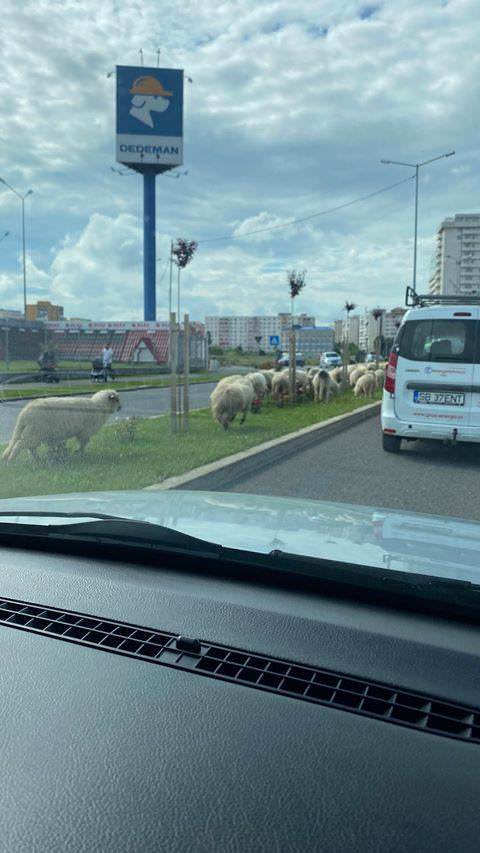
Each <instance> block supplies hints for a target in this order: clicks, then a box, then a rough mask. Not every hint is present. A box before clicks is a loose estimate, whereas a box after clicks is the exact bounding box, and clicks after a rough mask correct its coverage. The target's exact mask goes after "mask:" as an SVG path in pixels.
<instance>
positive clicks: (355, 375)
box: [349, 366, 366, 388]
mask: <svg viewBox="0 0 480 853" xmlns="http://www.w3.org/2000/svg"><path fill="white" fill-rule="evenodd" d="M364 373H366V370H365V368H364V367H360V366H357V368H356V369H355V370H352V372H351V374H350V379H349V382H350V387H351V388H355V385H356V384H357V381H358V380H359V379H360V377H361V376H363V374H364Z"/></svg>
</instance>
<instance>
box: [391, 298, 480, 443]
mask: <svg viewBox="0 0 480 853" xmlns="http://www.w3.org/2000/svg"><path fill="white" fill-rule="evenodd" d="M417 298H418V299H421V298H422V297H417ZM425 299H427V298H426V297H425ZM447 299H448V297H443V300H445V301H442V298H441V297H440V298H438V299H437V300H435V302H434V300H433V298H432V299H430V300H427V301H426V303H425V304H424V305H423V307H422V306H421V305H420V306H418V307H415V308H412V309H411V310H410V311H407V313H406V314H405V316H404V319H403V322H402V325H401V326H400V329H399V331H398V335H397V337H396V340H395V344H394V347H393V350H392V352H391V354H390V359H389V362H388V366H387V369H386V375H385V385H384V390H383V399H382V411H381V425H382V444H383V449H384V450H386V451H388V452H389V453H396V452H398V451H399V450H400V447H401V442H402V439H407V440H413V439H417V438H428V439H438V440H440V441H445V440H451V441H453V442H457V441H478V442H480V334H479V319H480V305H479V303H480V300H479V299H477V300H475V301H476V303H477V304H471V305H469V304H461V305H460V304H447V301H446V300H447ZM429 302H430V304H429ZM436 302H438V304H435V303H436ZM465 302H466V303H468V298H467V299H466V300H465ZM472 302H473V300H472Z"/></svg>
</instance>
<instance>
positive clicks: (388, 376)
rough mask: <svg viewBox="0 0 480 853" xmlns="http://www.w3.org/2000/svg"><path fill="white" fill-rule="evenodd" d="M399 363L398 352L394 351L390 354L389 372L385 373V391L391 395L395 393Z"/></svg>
mask: <svg viewBox="0 0 480 853" xmlns="http://www.w3.org/2000/svg"><path fill="white" fill-rule="evenodd" d="M397 361H398V352H395V350H392V352H391V353H390V358H389V359H388V364H387V370H386V373H385V385H384V386H383V387H384V388H385V391H388V393H389V394H394V393H395V377H396V375H397Z"/></svg>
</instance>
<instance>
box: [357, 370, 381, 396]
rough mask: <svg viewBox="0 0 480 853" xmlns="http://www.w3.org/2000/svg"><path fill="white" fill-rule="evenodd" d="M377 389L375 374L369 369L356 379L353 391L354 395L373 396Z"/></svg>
mask: <svg viewBox="0 0 480 853" xmlns="http://www.w3.org/2000/svg"><path fill="white" fill-rule="evenodd" d="M376 389H377V381H376V377H375V374H374V373H372V372H371V371H370V370H369V371H368V372H367V373H364V374H363V376H360V378H359V379H358V380H357V384H356V385H355V388H354V391H353V393H354V394H355V397H373V396H374V394H375V391H376Z"/></svg>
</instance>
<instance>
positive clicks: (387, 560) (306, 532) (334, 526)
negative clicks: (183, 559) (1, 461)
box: [0, 490, 480, 583]
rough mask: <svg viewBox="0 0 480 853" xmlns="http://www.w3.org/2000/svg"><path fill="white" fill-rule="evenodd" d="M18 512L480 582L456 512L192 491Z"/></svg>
mask: <svg viewBox="0 0 480 853" xmlns="http://www.w3.org/2000/svg"><path fill="white" fill-rule="evenodd" d="M17 510H18V513H19V516H21V514H22V512H32V511H33V512H45V513H47V514H48V513H55V512H60V513H62V512H68V513H75V512H78V513H82V514H85V513H90V512H91V513H92V514H94V513H105V514H108V515H115V516H122V517H123V518H130V519H135V520H140V521H148V522H152V523H155V524H161V525H165V526H167V527H170V528H172V529H174V530H179V531H182V532H184V533H187V534H189V535H191V536H196V537H198V538H200V539H204V540H207V541H209V542H216V543H218V544H220V545H223V546H224V547H228V548H237V549H243V550H247V551H252V552H258V553H261V554H267V553H269V552H270V551H272V550H274V549H277V550H280V551H283V552H286V553H290V554H301V555H305V556H309V557H319V558H327V559H330V560H338V561H343V562H346V563H354V564H360V565H365V566H374V567H377V568H384V569H392V570H398V571H403V572H420V573H422V574H429V575H436V576H439V577H449V578H455V579H458V580H468V581H472V582H474V583H480V524H478V523H477V522H473V521H462V520H459V519H454V518H442V517H440V516H433V515H423V514H419V513H406V512H398V511H396V510H389V509H379V508H374V507H368V506H358V505H351V504H338V503H330V502H325V501H311V500H300V499H297V498H278V497H267V496H263V495H261V496H259V495H247V494H237V493H226V492H201V491H186V490H185V491H184V490H178V491H175V490H169V491H158V492H157V491H148V490H146V491H122V492H82V493H79V494H66V495H43V496H41V497H28V498H14V499H10V500H3V501H0V512H15V511H17ZM25 520H26V519H25ZM8 521H10V522H11V521H12V518H11V517H9V518H8ZM19 521H21V518H19ZM43 521H44V523H45V524H47V523H52V522H53V521H54V520H52V518H45V519H44V520H43ZM0 522H1V517H0ZM0 535H1V524H0ZM0 541H1V540H0Z"/></svg>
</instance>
